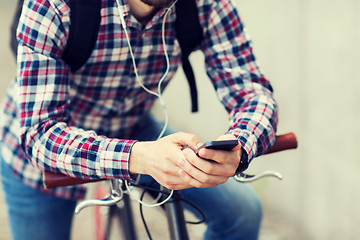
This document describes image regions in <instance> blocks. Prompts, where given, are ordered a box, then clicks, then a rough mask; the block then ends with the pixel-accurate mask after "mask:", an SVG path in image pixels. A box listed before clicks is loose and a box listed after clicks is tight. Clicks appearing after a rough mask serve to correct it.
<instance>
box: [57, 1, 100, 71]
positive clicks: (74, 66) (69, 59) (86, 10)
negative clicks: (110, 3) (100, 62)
mask: <svg viewBox="0 0 360 240" xmlns="http://www.w3.org/2000/svg"><path fill="white" fill-rule="evenodd" d="M69 3H70V8H71V12H70V20H71V22H70V23H71V24H70V33H69V38H68V41H67V45H66V47H65V50H64V52H63V55H62V59H63V60H64V61H65V62H66V63H67V64H69V65H70V68H71V71H72V72H75V71H76V70H78V69H79V68H80V67H81V66H83V65H84V64H85V63H86V61H87V60H88V58H89V57H90V55H91V52H92V50H93V49H94V47H95V44H96V39H97V36H98V32H99V28H100V21H101V15H100V10H101V1H100V0H75V1H74V0H73V1H70V2H69Z"/></svg>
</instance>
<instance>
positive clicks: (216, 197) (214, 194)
mask: <svg viewBox="0 0 360 240" xmlns="http://www.w3.org/2000/svg"><path fill="white" fill-rule="evenodd" d="M146 121H147V124H146V125H145V127H144V128H143V129H142V130H141V131H140V134H139V135H138V136H137V139H139V140H153V139H155V138H156V136H157V134H159V133H160V131H161V129H162V125H161V124H160V123H158V122H157V121H156V120H155V119H153V118H152V117H148V119H147V120H146ZM173 132H174V131H173V130H171V129H168V130H167V132H166V134H171V133H173ZM1 165H2V166H1V175H2V182H3V190H4V192H5V200H6V203H7V206H8V212H9V222H10V228H11V233H12V236H13V239H14V240H21V239H37V240H47V239H52V240H57V239H59V240H66V239H70V230H71V223H72V217H73V212H74V209H75V205H76V201H74V200H69V199H62V198H58V197H54V196H51V195H47V194H44V193H41V192H39V191H37V190H34V189H31V188H29V187H27V186H26V185H24V184H23V183H22V182H21V180H20V179H18V178H17V177H16V176H15V175H14V174H12V170H11V168H10V167H9V166H8V165H7V164H6V163H5V162H4V161H3V160H1ZM151 181H152V178H151V177H149V176H142V179H141V182H144V183H145V182H151ZM180 192H181V194H182V196H183V197H184V198H185V199H186V200H188V201H190V202H192V203H193V204H195V205H197V206H198V207H199V208H200V209H201V210H202V211H203V213H204V214H205V217H206V224H207V226H208V227H207V230H206V232H205V236H204V238H205V239H221V240H227V239H232V240H235V239H236V240H239V239H240V240H241V239H245V240H253V239H257V237H258V233H259V229H260V223H261V217H262V207H261V202H260V199H259V197H258V196H257V195H256V193H255V192H254V191H253V190H252V188H251V187H250V186H248V185H247V184H242V183H238V182H236V181H234V180H233V179H232V178H231V179H229V180H228V181H227V182H226V183H225V184H222V185H219V186H217V187H214V188H201V189H197V188H191V189H185V190H181V191H180ZM189 210H193V209H191V208H189ZM194 214H195V215H198V212H196V211H194Z"/></svg>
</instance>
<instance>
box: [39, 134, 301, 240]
mask: <svg viewBox="0 0 360 240" xmlns="http://www.w3.org/2000/svg"><path fill="white" fill-rule="evenodd" d="M295 148H297V139H296V135H295V134H294V133H287V134H283V135H279V136H277V137H276V142H275V144H274V145H273V147H272V148H271V149H270V150H269V151H268V152H266V153H265V154H270V153H275V152H279V151H283V150H288V149H295ZM263 177H275V178H278V179H280V180H281V179H282V176H281V174H280V173H278V172H276V171H265V172H263V173H261V174H258V175H250V174H246V173H240V174H237V175H235V176H234V179H235V180H236V181H238V182H253V181H256V180H258V179H261V178H263ZM102 180H105V179H99V180H84V179H78V178H72V177H69V176H66V175H63V174H60V173H53V172H49V171H44V173H43V182H44V186H45V188H53V187H60V186H70V185H76V184H83V183H90V182H97V181H102ZM140 187H141V188H144V189H145V188H146V187H144V186H140ZM103 191H104V189H103V188H97V189H96V195H97V196H101V195H102V194H103ZM110 191H111V193H110V196H109V197H107V198H105V199H102V200H97V199H96V200H91V199H90V200H84V201H83V202H81V203H79V204H78V205H77V207H76V209H75V213H79V212H80V211H81V210H82V209H83V208H85V207H89V206H95V220H96V221H97V224H96V226H95V229H96V237H97V240H105V239H109V237H110V229H111V223H112V219H113V217H114V216H116V217H118V218H119V223H120V228H121V230H122V233H123V236H124V239H129V240H136V239H138V238H137V235H136V231H135V223H134V218H133V213H132V208H131V197H130V195H129V191H130V189H129V184H128V183H127V182H126V181H123V180H121V179H111V180H110ZM146 191H154V189H150V190H149V189H145V190H144V191H143V193H142V194H141V198H143V196H144V194H145V192H146ZM125 193H127V194H125ZM168 194H169V192H168V191H167V190H166V189H164V190H163V191H161V196H162V198H157V199H156V200H157V201H158V203H157V206H160V205H161V206H162V207H163V209H164V210H165V212H166V216H167V221H168V227H169V234H170V239H171V240H188V239H189V235H188V231H187V227H186V223H187V222H186V221H185V217H184V208H183V205H182V200H183V199H182V198H181V194H180V192H179V191H174V192H173V193H172V194H171V195H168ZM164 198H165V199H164ZM119 202H121V203H122V204H118V203H119ZM189 204H191V203H189ZM100 206H108V207H109V208H108V211H107V213H106V214H105V215H106V216H105V222H103V221H102V217H101V208H100ZM140 206H141V207H140V214H141V217H142V220H143V224H144V227H145V230H146V232H147V234H148V236H149V238H150V239H151V235H150V232H149V230H148V228H147V226H146V222H145V220H144V218H143V214H142V205H140ZM193 207H195V208H196V206H193ZM202 222H203V220H200V221H199V222H196V223H202Z"/></svg>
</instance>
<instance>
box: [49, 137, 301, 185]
mask: <svg viewBox="0 0 360 240" xmlns="http://www.w3.org/2000/svg"><path fill="white" fill-rule="evenodd" d="M297 145H298V143H297V139H296V135H295V134H294V133H292V132H290V133H286V134H282V135H278V136H277V137H276V141H275V143H274V145H273V146H272V147H271V148H270V149H269V151H267V152H266V153H265V154H270V153H275V152H279V151H284V150H288V149H295V148H297ZM102 180H106V179H95V180H94V179H82V178H73V177H70V176H67V175H65V174H62V173H54V172H50V171H43V184H44V187H45V189H49V188H54V187H65V186H72V185H77V184H83V183H90V182H97V181H102Z"/></svg>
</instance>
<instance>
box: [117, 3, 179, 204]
mask: <svg viewBox="0 0 360 240" xmlns="http://www.w3.org/2000/svg"><path fill="white" fill-rule="evenodd" d="M176 2H177V1H174V2H173V3H172V4H171V5H170V6H169V7H168V8H167V9H166V12H165V15H164V18H163V22H162V35H161V37H162V45H163V51H164V56H165V60H166V70H165V73H164V74H163V75H162V77H161V78H160V80H159V83H158V89H157V91H158V92H154V91H152V90H150V89H148V88H147V87H146V86H145V85H144V84H143V83H142V82H141V81H140V77H139V74H138V71H137V67H136V61H135V57H134V53H133V50H132V47H131V44H130V38H129V34H128V32H127V29H126V23H125V19H124V15H123V12H122V10H121V9H120V6H121V5H120V3H119V0H116V3H117V6H118V10H119V14H120V21H121V26H122V28H123V29H124V32H125V37H126V41H127V44H128V47H129V52H130V55H131V59H132V64H133V67H134V73H135V78H136V81H137V82H138V83H139V84H140V86H141V88H142V89H144V90H145V91H146V92H148V93H149V94H152V95H154V96H156V97H157V98H158V99H159V102H160V104H161V106H162V108H163V111H164V118H165V120H164V127H163V129H162V130H161V132H160V134H159V136H158V137H157V139H160V138H162V137H163V135H164V133H165V131H166V129H167V126H168V122H169V117H168V112H167V108H166V104H165V101H164V98H163V96H162V93H161V91H162V90H161V85H162V83H163V81H164V80H165V79H166V77H167V75H168V73H169V70H170V61H169V56H168V53H167V48H166V42H165V25H166V18H167V16H168V14H169V13H170V10H171V8H172V7H173V6H174V5H175V3H176ZM125 186H126V189H127V192H128V193H129V195H130V196H132V197H133V198H134V199H135V200H136V201H137V202H139V203H140V204H142V205H144V206H147V207H157V206H160V205H162V204H164V203H166V202H167V201H169V200H170V198H171V197H172V195H173V192H174V191H173V190H171V191H170V194H169V196H168V197H167V198H166V199H165V200H163V201H162V202H160V203H153V204H148V203H145V202H143V201H142V200H141V199H139V198H138V197H137V196H135V194H134V193H133V192H132V190H131V189H130V187H129V184H128V182H127V181H125ZM163 188H164V187H163V186H161V188H160V189H161V190H163ZM161 197H162V193H160V194H159V195H158V197H157V198H156V199H155V200H154V202H157V201H158V200H159V199H160V198H161Z"/></svg>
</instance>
